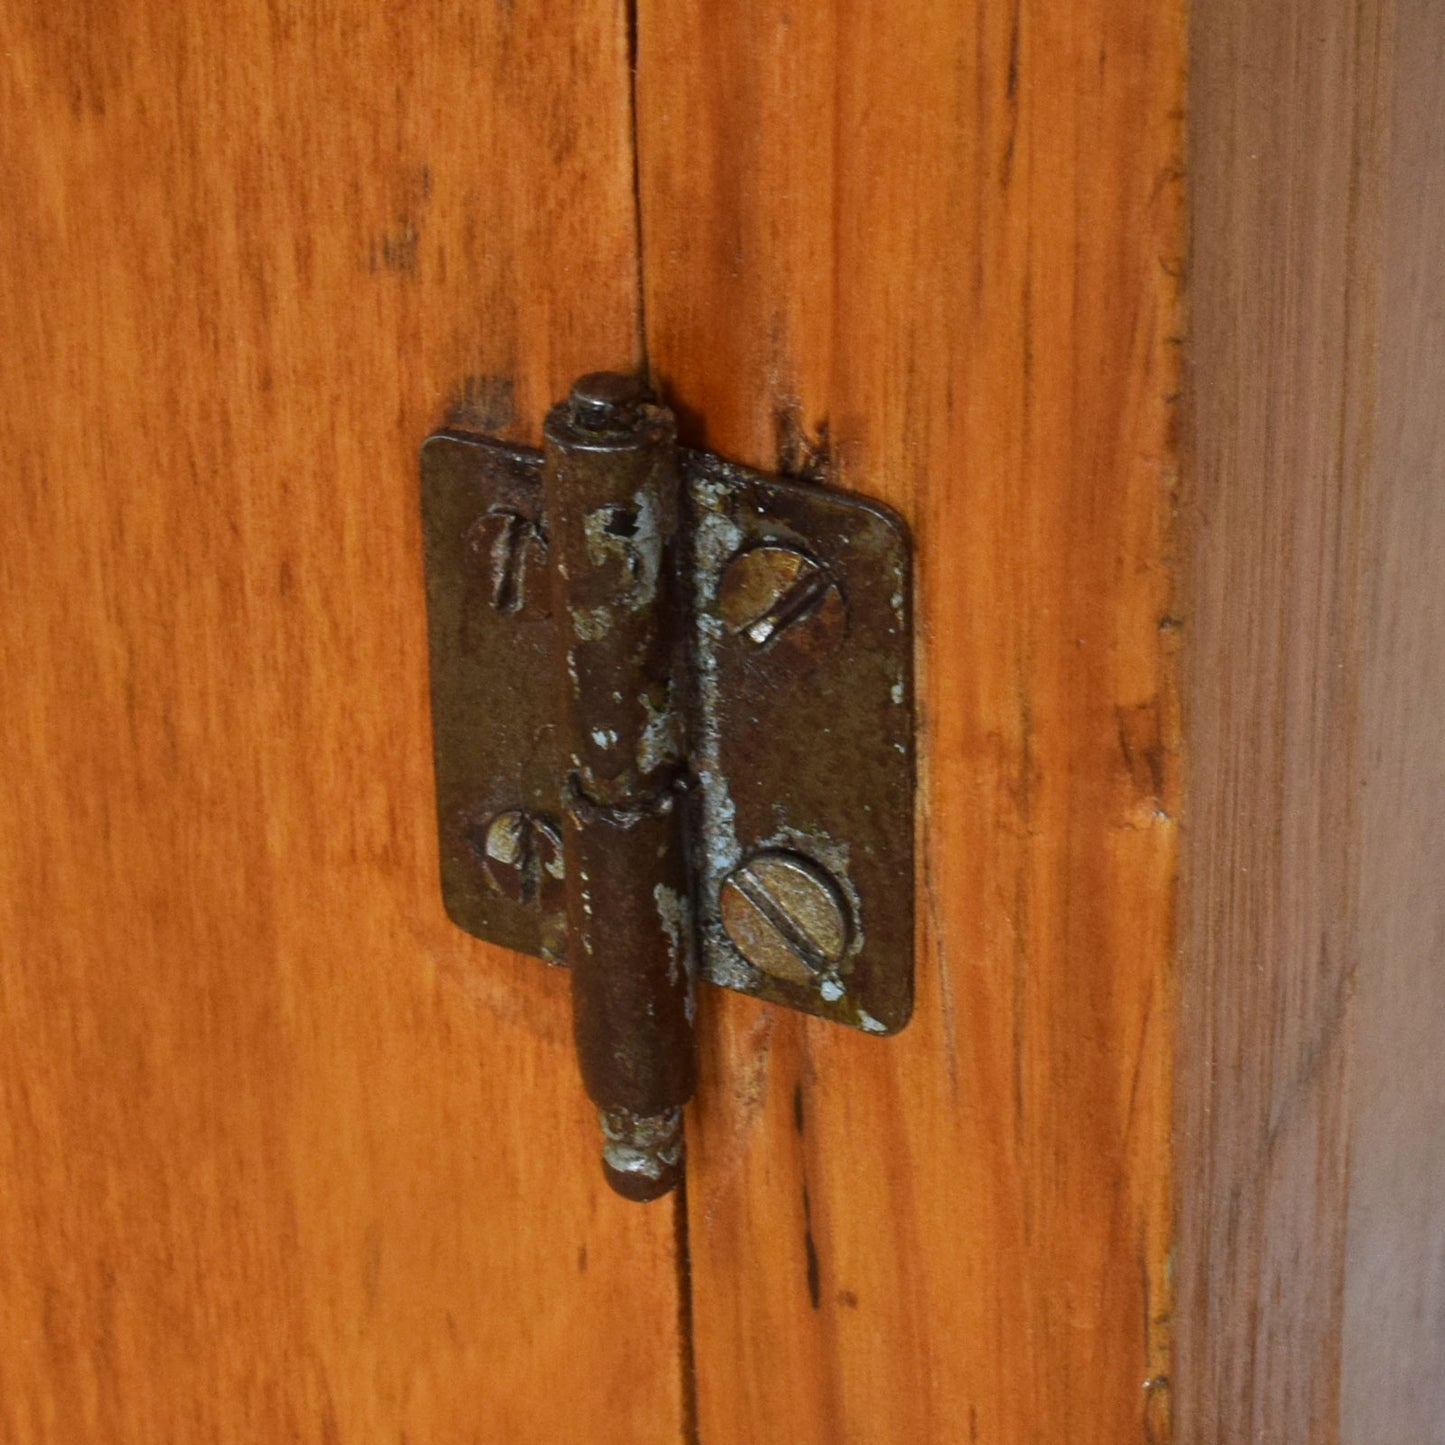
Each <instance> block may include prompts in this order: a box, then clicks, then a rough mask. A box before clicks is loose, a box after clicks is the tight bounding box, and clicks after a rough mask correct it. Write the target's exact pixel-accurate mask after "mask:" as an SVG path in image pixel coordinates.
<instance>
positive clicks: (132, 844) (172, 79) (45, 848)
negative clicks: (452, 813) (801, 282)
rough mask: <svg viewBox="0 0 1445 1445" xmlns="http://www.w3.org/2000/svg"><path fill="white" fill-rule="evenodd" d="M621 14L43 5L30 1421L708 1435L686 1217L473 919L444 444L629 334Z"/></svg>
mask: <svg viewBox="0 0 1445 1445" xmlns="http://www.w3.org/2000/svg"><path fill="white" fill-rule="evenodd" d="M626 45H627V38H626V33H625V28H624V23H623V18H622V16H621V15H620V14H619V12H618V9H617V7H615V6H614V5H612V4H610V3H587V4H583V5H580V6H574V7H570V8H569V16H568V22H567V25H566V27H565V28H563V29H561V30H559V28H558V26H557V23H556V15H555V11H554V8H553V7H548V6H546V5H542V4H539V3H527V0H520V3H517V4H515V5H507V6H501V5H496V6H480V7H477V6H456V5H445V4H439V3H431V0H426V3H422V4H420V5H408V6H398V5H380V6H377V5H361V4H354V3H343V4H340V5H336V6H320V7H318V6H313V5H303V4H289V3H278V4H275V5H270V6H266V5H255V4H245V3H239V0H220V3H209V0H208V3H205V4H183V5H176V4H172V3H170V0H128V3H125V4H120V5H100V4H94V5H83V6H61V7H54V6H50V5H46V4H41V3H34V4H28V3H22V4H16V5H11V6H9V7H7V9H6V10H5V12H4V15H3V17H0V57H3V59H0V137H3V139H0V194H3V196H4V198H5V200H4V205H3V206H0V336H3V337H4V343H3V345H0V393H3V396H4V398H5V400H4V403H3V405H0V469H3V474H4V477H5V485H6V495H5V515H6V520H7V525H6V529H5V530H6V542H5V546H4V549H3V554H0V630H3V641H0V690H3V694H4V696H5V698H6V699H7V702H6V718H5V722H4V724H3V727H0V809H3V813H4V816H5V818H6V826H5V828H4V829H3V842H0V950H3V966H0V1038H3V1044H0V1047H3V1052H4V1059H5V1062H4V1066H3V1069H0V1088H3V1091H4V1094H3V1109H0V1116H3V1122H0V1177H3V1179H4V1181H5V1183H4V1187H3V1189H0V1339H3V1341H4V1345H3V1349H0V1437H3V1438H4V1439H6V1440H14V1441H17V1442H18V1441H25V1442H32V1441H41V1440H54V1441H59V1442H66V1445H69V1442H74V1441H79V1440H102V1439H103V1440H106V1441H114V1442H121V1441H145V1442H148V1445H151V1442H155V1441H158V1440H178V1441H186V1442H197V1441H202V1440H225V1441H235V1440H266V1441H280V1440H291V1439H297V1440H345V1441H359V1440H376V1439H386V1440H396V1439H411V1440H413V1441H420V1440H428V1441H453V1440H457V1441H460V1440H502V1439H505V1440H535V1441H554V1440H558V1439H566V1438H584V1439H617V1440H626V1441H629V1442H633V1441H641V1440H672V1439H675V1438H676V1437H677V1435H678V1432H679V1430H680V1429H681V1421H682V1412H683V1396H682V1392H683V1378H682V1374H681V1369H680V1360H681V1348H680V1345H681V1342H680V1337H679V1323H678V1322H679V1297H678V1293H677V1277H676V1269H675V1249H674V1228H675V1218H674V1213H675V1211H674V1207H673V1206H672V1205H670V1204H669V1205H662V1206H659V1207H657V1208H655V1209H650V1210H639V1209H636V1208H634V1207H630V1206H628V1205H626V1204H624V1203H622V1202H621V1201H619V1200H616V1199H615V1198H613V1197H612V1196H611V1195H610V1194H609V1193H608V1191H607V1190H606V1189H605V1187H604V1186H603V1183H602V1180H601V1177H600V1173H599V1171H598V1169H597V1167H596V1163H595V1148H596V1141H595V1124H594V1121H593V1120H592V1118H591V1117H590V1115H589V1111H588V1110H587V1108H586V1106H585V1103H584V1102H583V1099H582V1096H581V1093H580V1089H579V1087H578V1085H577V1083H576V1080H575V1070H574V1067H573V1064H572V1062H571V1058H570V1031H569V1025H568V1010H567V990H566V980H565V977H563V976H561V975H559V974H557V973H554V972H550V971H548V970H546V969H544V968H542V967H541V966H540V965H538V964H536V963H534V962H531V961H526V960H521V959H517V958H513V957H510V956H508V955H506V954H503V953H501V952H500V951H498V950H494V949H488V948H486V947H484V946H482V945H480V944H478V943H476V942H474V941H473V940H471V939H469V938H467V937H465V936H464V935H463V934H461V933H460V932H459V931H458V930H457V929H456V928H454V927H453V926H452V925H451V924H450V923H449V922H448V921H447V919H446V918H445V917H444V915H443V913H442V909H441V903H440V899H439V893H438V888H437V860H436V856H435V841H434V839H435V832H434V823H433V820H432V803H431V779H430V760H429V748H430V740H429V739H430V734H429V725H428V717H427V704H426V644H425V619H424V610H423V595H422V584H421V575H420V544H419V536H418V523H417V504H416V483H415V461H414V456H415V448H416V446H417V443H418V442H419V440H420V439H421V437H422V436H423V435H424V434H425V433H426V431H427V430H428V428H429V427H430V426H432V425H434V424H436V423H437V422H438V421H440V420H441V419H442V418H443V416H444V415H445V414H447V413H448V411H449V410H450V411H451V412H452V413H453V414H455V415H459V416H462V417H466V418H470V419H471V420H473V421H477V422H483V423H486V424H487V425H489V426H490V427H492V428H493V429H498V430H502V431H505V432H508V433H510V434H512V435H516V436H519V437H530V435H531V434H532V432H533V429H534V426H535V421H536V418H538V417H539V416H540V414H541V411H542V409H543V407H544V406H545V405H546V403H547V402H548V401H549V400H551V399H552V398H553V397H555V396H556V395H558V394H559V393H560V391H561V390H562V389H564V388H565V386H566V384H567V382H568V381H569V380H570V378H571V376H572V375H573V374H574V373H576V372H578V371H581V370H585V369H587V368H588V367H592V366H598V365H617V366H627V365H631V364H633V363H635V361H636V358H637V355H638V346H639V337H638V334H637V294H636V274H637V273H636V248H635V234H634V208H633V197H632V161H631V150H630V145H631V142H630V122H629V113H628V79H627V52H626ZM605 1322H611V1323H610V1324H606V1323H605Z"/></svg>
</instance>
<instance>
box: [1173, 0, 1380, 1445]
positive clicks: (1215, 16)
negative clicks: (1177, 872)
mask: <svg viewBox="0 0 1445 1445" xmlns="http://www.w3.org/2000/svg"><path fill="white" fill-rule="evenodd" d="M1382 15H1383V9H1382V7H1379V6H1376V5H1372V4H1366V5H1356V4H1355V3H1353V0H1341V3H1338V4H1329V5H1316V4H1313V3H1310V0H1288V3H1281V4H1278V5H1270V6H1258V5H1252V4H1249V3H1247V0H1238V3H1236V0H1224V3H1218V4H1211V5H1206V6H1199V7H1196V9H1195V13H1194V23H1193V27H1192V35H1191V71H1190V133H1191V146H1190V209H1191V229H1192V237H1193V246H1192V257H1191V263H1190V276H1189V289H1190V309H1191V338H1190V396H1191V398H1192V420H1191V432H1192V446H1191V464H1190V468H1189V474H1188V475H1189V492H1188V496H1187V503H1186V504H1187V512H1188V515H1189V517H1190V518H1191V526H1190V531H1189V542H1188V557H1189V564H1188V565H1189V587H1188V602H1187V614H1188V615H1187V626H1186V630H1185V632H1186V637H1187V638H1188V641H1189V646H1188V650H1187V656H1188V666H1187V683H1186V709H1185V727H1186V736H1187V738H1188V753H1189V758H1190V782H1189V808H1188V847H1187V851H1186V858H1185V878H1186V889H1187V898H1186V902H1185V906H1184V918H1185V930H1184V948H1183V959H1184V967H1183V971H1182V979H1181V1019H1180V1033H1179V1063H1178V1086H1177V1100H1178V1113H1177V1120H1176V1128H1177V1139H1178V1156H1177V1158H1178V1164H1177V1168H1178V1198H1179V1210H1178V1251H1177V1276H1176V1277H1177V1280H1178V1305H1179V1308H1178V1359H1177V1365H1176V1371H1175V1375H1176V1382H1177V1399H1176V1405H1177V1409H1178V1428H1177V1435H1178V1438H1179V1440H1180V1441H1181V1442H1184V1445H1192V1442H1198V1445H1218V1442H1222V1441H1236V1440H1237V1441H1253V1440H1281V1441H1283V1440H1290V1441H1293V1440H1301V1441H1303V1440H1308V1441H1312V1442H1313V1441H1320V1442H1328V1441H1333V1440H1335V1439H1337V1438H1338V1435H1337V1429H1338V1411H1339V1372H1340V1329H1341V1310H1342V1304H1343V1299H1344V1288H1343V1270H1344V1260H1345V1239H1346V1201H1347V1192H1348V1172H1349V1103H1348V1097H1347V1092H1346V1091H1347V1086H1348V1080H1349V1072H1350V1066H1351V1053H1352V1035H1353V1023H1352V1014H1353V1010H1354V1007H1355V1000H1354V978H1355V970H1356V965H1357V961H1358V956H1357V946H1358V945H1357V938H1356V927H1357V911H1358V899H1359V894H1358V883H1359V879H1358V856H1359V854H1358V849H1359V844H1360V834H1359V829H1360V811H1359V808H1360V804H1359V783H1360V779H1361V763H1362V756H1361V734H1360V686H1361V674H1360V665H1361V657H1362V655H1363V653H1364V650H1365V649H1366V646H1367V643H1368V633H1367V626H1366V618H1365V613H1364V609H1363V606H1362V599H1363V598H1364V596H1365V592H1364V589H1363V584H1364V582H1365V580H1366V579H1367V577H1368V573H1369V562H1368V553H1367V550H1366V537H1367V533H1368V530H1369V527H1368V513H1369V510H1370V470H1371V469H1370V449H1371V429H1372V422H1373V411H1374V397H1375V385H1376V376H1375V363H1374V360H1373V356H1374V352H1373V344H1374V341H1375V335H1376V331H1375V328H1376V320H1375V310H1376V302H1375V292H1376V287H1377V280H1378V275H1379V266H1380V251H1379V242H1378V234H1377V233H1378V211H1379V186H1380V175H1379V165H1378V158H1379V153H1380V147H1381V145H1382V143H1383V139H1382V137H1383V128H1382V125H1381V119H1382V117H1381V97H1382V94H1383V93H1384V92H1383V90H1382V85H1381V78H1380V71H1381V64H1382V50H1381V47H1382V36H1381V20H1382ZM1357 1438H1359V1439H1360V1440H1361V1445H1364V1442H1365V1441H1366V1440H1369V1441H1373V1440H1374V1439H1377V1438H1380V1439H1382V1438H1389V1437H1388V1436H1363V1437H1357ZM1399 1438H1409V1437H1408V1436H1405V1437H1399Z"/></svg>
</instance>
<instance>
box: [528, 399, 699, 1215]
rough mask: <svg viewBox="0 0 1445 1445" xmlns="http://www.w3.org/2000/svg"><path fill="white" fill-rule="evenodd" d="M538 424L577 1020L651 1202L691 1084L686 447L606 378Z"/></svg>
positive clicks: (594, 1075) (628, 1161) (598, 1093)
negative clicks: (682, 695) (557, 645)
mask: <svg viewBox="0 0 1445 1445" xmlns="http://www.w3.org/2000/svg"><path fill="white" fill-rule="evenodd" d="M544 434H545V448H544V464H543V494H544V499H545V515H546V518H547V525H548V531H549V548H550V553H551V558H552V600H553V607H552V611H553V616H554V618H556V619H557V621H558V623H559V625H560V635H561V638H562V643H563V645H562V648H561V664H562V665H561V677H560V679H559V687H560V689H561V710H560V716H561V725H562V751H563V754H564V756H565V757H566V759H567V766H568V778H567V782H566V786H565V789H564V794H563V799H562V804H563V823H564V842H565V854H566V859H567V868H566V897H567V923H568V946H567V947H568V954H567V956H568V962H569V964H570V965H571V970H572V1000H573V1029H574V1035H575V1038H576V1042H577V1053H578V1060H579V1063H580V1065H581V1071H582V1078H583V1082H584V1083H585V1085H586V1087H587V1091H588V1093H589V1094H590V1095H591V1097H592V1099H593V1101H594V1102H595V1103H596V1104H597V1105H598V1108H599V1110H600V1112H601V1115H602V1123H603V1134H604V1145H603V1165H604V1169H605V1170H606V1173H607V1176H608V1178H609V1181H610V1182H611V1183H612V1184H613V1186H614V1188H617V1189H618V1190H619V1191H620V1192H622V1193H624V1194H627V1195H628V1196H629V1197H632V1198H638V1199H648V1198H654V1197H656V1196H657V1195H659V1194H662V1193H665V1192H666V1191H667V1190H668V1189H670V1188H672V1187H673V1185H674V1184H676V1183H677V1181H678V1179H679V1178H680V1177H681V1168H682V1134H681V1109H682V1106H683V1105H684V1104H685V1103H686V1102H687V1100H688V1099H689V1098H690V1097H691V1095H692V1092H693V1088H694V1085H695V1064H694V1047H693V1038H692V1008H693V1001H692V990H693V976H694V971H695V969H694V955H695V938H694V929H693V923H692V907H691V901H690V898H689V885H688V876H687V867H686V858H685V852H684V839H685V832H684V826H683V813H684V811H685V807H686V799H687V791H688V790H687V777H686V774H685V765H684V762H683V759H684V757H685V751H684V738H683V735H682V732H683V729H682V721H681V708H680V706H679V705H678V702H677V700H676V698H675V692H674V677H675V675H676V674H677V673H678V672H679V667H678V663H679V658H678V653H679V649H680V647H681V646H682V641H683V625H684V615H683V609H682V606H681V605H680V598H679V595H678V594H679V578H678V562H679V558H678V514H679V503H680V496H679V481H678V473H677V448H676V441H675V436H674V431H673V422H672V417H671V414H670V413H669V412H667V411H666V410H664V409H662V408H659V407H654V406H651V405H648V404H647V403H646V402H645V401H644V400H643V399H642V396H641V393H640V392H639V391H638V390H637V389H636V386H635V383H631V382H630V381H629V380H628V379H626V378H621V377H617V376H612V375H599V376H596V377H584V378H583V379H582V380H581V381H580V382H578V383H577V385H576V386H575V387H574V388H573V392H572V396H571V397H570V398H569V400H568V401H566V402H564V403H563V404H562V405H561V406H558V407H556V408H554V409H553V411H552V412H551V413H550V414H549V416H548V418H547V423H546V427H545V433H544Z"/></svg>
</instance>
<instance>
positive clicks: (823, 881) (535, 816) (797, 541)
mask: <svg viewBox="0 0 1445 1445" xmlns="http://www.w3.org/2000/svg"><path fill="white" fill-rule="evenodd" d="M542 465H543V457H542V454H541V453H540V452H537V451H534V450H531V449H529V448H524V447H516V446H510V445H507V444H504V443H501V442H498V441H495V440H493V439H490V438H487V437H482V436H475V435H470V434H466V433H461V432H454V431H448V432H440V433H438V434H436V435H435V436H432V437H430V438H429V439H428V440H427V442H426V444H425V446H424V448H423V451H422V461H421V470H422V514H423V525H424V531H425V546H426V579H427V598H428V615H429V626H430V643H431V686H432V714H433V730H434V741H435V756H436V782H437V815H438V826H439V834H440V840H441V872H442V891H443V895H444V898H445V903H446V907H447V911H448V913H449V914H450V915H451V917H452V918H453V920H454V921H455V922H456V923H457V924H458V925H459V926H460V927H462V928H463V929H465V930H466V931H467V932H469V933H473V934H475V935H477V936H478V937H479V938H484V939H487V940H489V941H491V942H494V943H498V944H502V945H505V946H506V947H508V948H513V949H517V950H519V951H521V952H523V953H528V954H535V955H537V956H539V957H542V958H546V959H548V960H549V961H552V962H554V963H561V962H563V961H564V959H565V953H566V929H567V923H566V916H565V907H564V889H563V886H562V883H563V879H564V876H565V868H566V860H565V858H564V856H563V844H562V832H563V830H562V828H561V825H560V822H559V819H560V817H561V814H562V811H563V809H562V804H561V788H562V786H563V779H564V777H565V774H566V772H567V759H566V758H565V757H564V751H565V749H564V743H563V736H562V734H563V729H562V728H561V727H559V724H558V701H557V699H558V685H557V678H558V672H559V668H560V667H561V666H562V648H563V633H562V629H561V627H560V626H559V621H558V618H556V617H555V616H554V615H553V610H554V609H553V603H552V600H551V599H552V593H551V590H550V589H549V586H548V584H547V571H548V566H549V562H548V519H547V518H546V517H545V516H544V514H543V501H542V496H543V487H542ZM677 470H678V476H679V479H680V484H681V489H682V493H683V514H682V519H681V528H682V534H683V537H684V545H683V548H682V551H683V557H684V565H683V570H684V572H685V573H686V576H685V577H684V579H683V580H684V588H683V590H684V593H685V594H686V595H687V603H688V623H687V628H688V638H687V646H686V647H685V649H684V654H685V658H686V664H685V668H684V671H685V674H686V676H685V678H684V687H685V690H686V693H687V697H686V699H685V700H684V702H683V706H682V708H681V711H682V713H683V715H684V717H685V720H686V733H687V751H686V763H687V770H688V773H689V775H690V779H691V783H692V785H691V787H690V788H689V789H688V799H689V802H688V807H689V808H690V814H689V818H690V822H689V826H688V836H689V839H690V843H689V855H690V859H691V871H692V877H693V894H694V896H693V899H692V907H693V908H694V909H695V910H696V933H697V939H698V943H699V955H700V964H699V966H700V971H701V974H702V976H703V977H704V978H705V979H707V980H709V981H710V982H712V983H715V984H720V985H722V986H724V987H726V988H731V989H737V990H739V991H741V992H743V993H749V994H754V995H756V996H758V997H760V998H764V999H768V1000H770V1001H772V1002H774V1003H779V1004H783V1005H786V1006H787V1007H789V1008H794V1009H799V1010H802V1011H804V1012H806V1013H810V1014H815V1015H817V1016H819V1017H821V1018H826V1019H830V1020H833V1021H835V1022H838V1023H843V1024H848V1025H851V1026H854V1027H857V1028H861V1029H865V1030H867V1031H869V1032H873V1033H880V1034H886V1033H892V1032H894V1031H895V1030H897V1029H899V1028H901V1027H902V1026H903V1024H904V1023H906V1022H907V1020H908V1017H909V1014H910V1012H911V1010H912V1005H913V938H914V890H913V855H914V824H913V789H914V744H913V735H914V722H913V668H912V623H911V618H910V593H911V582H910V549H909V541H908V535H907V530H906V528H905V527H904V525H903V523H902V522H901V520H900V519H899V518H898V517H897V516H895V515H894V514H893V513H892V512H890V511H889V510H888V509H886V508H884V507H882V506H879V505H877V504H876V503H873V502H870V501H866V500H864V499H862V498H859V497H856V496H851V495H848V494H844V493H840V492H835V491H831V490H828V489H826V488H823V487H819V486H815V485H811V484H808V483H804V482H800V481H793V480H789V479H786V478H782V477H776V476H769V475H766V474H764V473H761V472H757V471H752V470H750V469H748V468H746V467H740V466H735V465H733V464H731V463H728V462H724V461H721V460H719V459H718V458H716V457H713V456H710V455H707V454H705V453H700V452H691V451H683V450H679V453H678V457H677ZM619 701H620V699H619ZM600 906H601V905H599V907H600ZM597 923H598V926H600V927H603V928H605V927H606V920H605V918H602V919H599V920H597ZM679 926H680V927H681V926H684V925H683V924H682V923H681V922H680V923H679Z"/></svg>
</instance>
